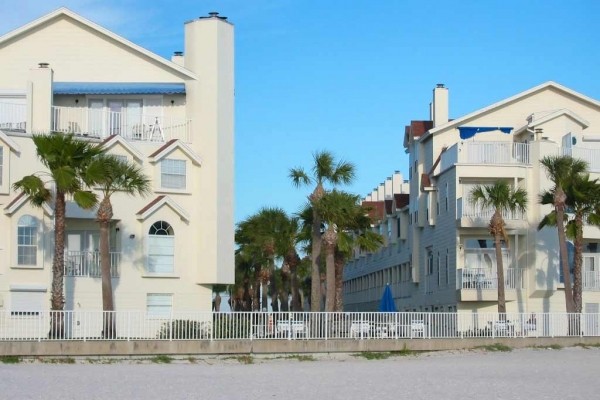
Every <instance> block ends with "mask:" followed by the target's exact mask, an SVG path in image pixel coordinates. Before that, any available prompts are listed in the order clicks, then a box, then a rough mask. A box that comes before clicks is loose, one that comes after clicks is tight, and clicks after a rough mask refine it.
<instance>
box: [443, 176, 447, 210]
mask: <svg viewBox="0 0 600 400" xmlns="http://www.w3.org/2000/svg"><path fill="white" fill-rule="evenodd" d="M444 197H445V200H446V211H448V182H446V192H445V193H444Z"/></svg>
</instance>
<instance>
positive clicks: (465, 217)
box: [456, 197, 527, 228]
mask: <svg viewBox="0 0 600 400" xmlns="http://www.w3.org/2000/svg"><path fill="white" fill-rule="evenodd" d="M494 212H495V210H494V208H493V207H481V206H479V205H477V204H472V203H471V202H470V201H469V200H468V199H465V198H464V197H461V198H459V199H458V200H456V219H457V224H458V226H459V227H461V228H471V227H472V228H483V227H487V226H488V224H489V223H490V219H492V215H494ZM502 218H503V219H504V222H506V225H507V226H508V227H510V228H526V227H527V214H526V213H524V212H521V211H504V212H502Z"/></svg>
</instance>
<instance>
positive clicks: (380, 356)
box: [353, 351, 391, 360]
mask: <svg viewBox="0 0 600 400" xmlns="http://www.w3.org/2000/svg"><path fill="white" fill-rule="evenodd" d="M390 355H391V354H390V353H389V352H373V351H363V352H362V353H355V354H353V356H354V357H362V358H366V359H367V360H385V359H386V358H389V357H390Z"/></svg>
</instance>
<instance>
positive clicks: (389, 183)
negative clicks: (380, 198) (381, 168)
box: [385, 176, 394, 199]
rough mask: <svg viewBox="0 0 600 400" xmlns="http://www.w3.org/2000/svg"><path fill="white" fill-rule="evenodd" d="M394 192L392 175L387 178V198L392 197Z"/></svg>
mask: <svg viewBox="0 0 600 400" xmlns="http://www.w3.org/2000/svg"><path fill="white" fill-rule="evenodd" d="M393 194H394V184H393V181H392V177H391V176H390V177H388V178H387V179H386V180H385V198H386V199H391V198H392V195H393Z"/></svg>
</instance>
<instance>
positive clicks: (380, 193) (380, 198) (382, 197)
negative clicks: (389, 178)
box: [377, 182, 385, 201]
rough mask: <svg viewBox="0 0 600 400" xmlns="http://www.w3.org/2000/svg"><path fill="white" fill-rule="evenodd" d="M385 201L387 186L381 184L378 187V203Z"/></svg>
mask: <svg viewBox="0 0 600 400" xmlns="http://www.w3.org/2000/svg"><path fill="white" fill-rule="evenodd" d="M383 200H385V184H384V183H383V182H381V183H380V184H379V186H378V187H377V201H383Z"/></svg>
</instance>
